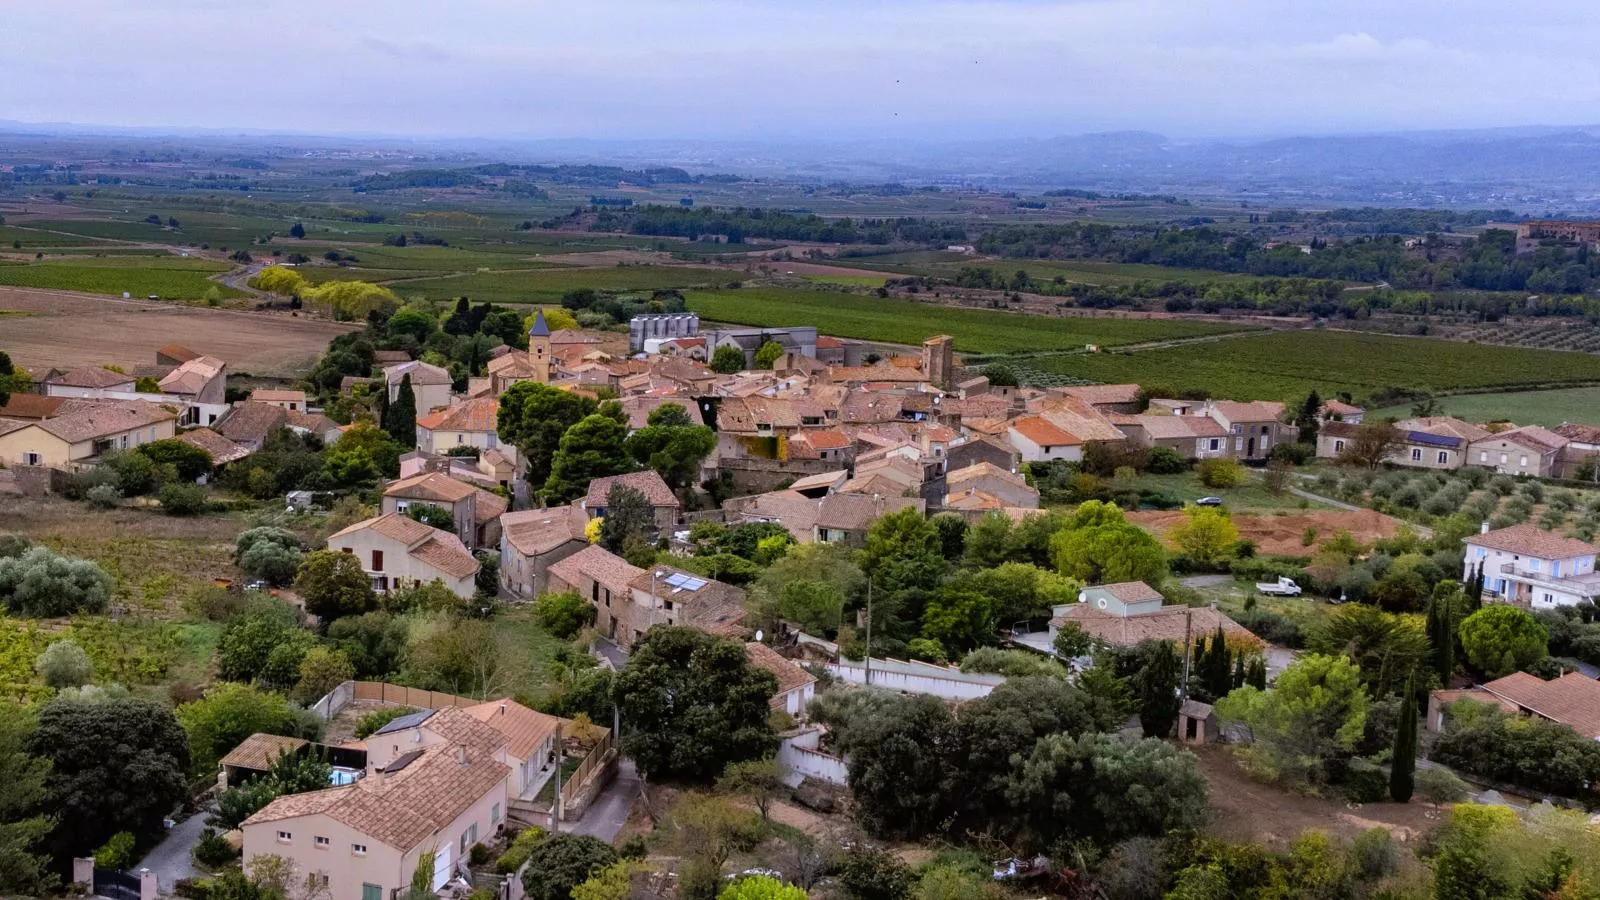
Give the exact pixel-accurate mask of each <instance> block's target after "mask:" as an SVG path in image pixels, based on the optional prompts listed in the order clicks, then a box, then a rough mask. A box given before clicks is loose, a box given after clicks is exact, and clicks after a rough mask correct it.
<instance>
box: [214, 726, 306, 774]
mask: <svg viewBox="0 0 1600 900" xmlns="http://www.w3.org/2000/svg"><path fill="white" fill-rule="evenodd" d="M305 745H306V742H305V741H304V740H302V739H300V738H297V737H284V736H282V735H277V734H261V733H256V734H252V735H250V736H249V737H247V738H245V739H244V740H243V741H240V742H239V746H237V747H235V748H233V749H232V750H229V751H228V755H227V756H224V757H223V758H222V765H224V766H231V767H236V768H240V769H254V770H256V771H258V772H265V771H266V770H267V769H268V768H270V767H271V766H272V763H273V762H274V761H275V760H277V758H278V757H279V756H281V755H283V754H285V753H293V752H294V751H296V750H299V749H300V748H301V747H304V746H305Z"/></svg>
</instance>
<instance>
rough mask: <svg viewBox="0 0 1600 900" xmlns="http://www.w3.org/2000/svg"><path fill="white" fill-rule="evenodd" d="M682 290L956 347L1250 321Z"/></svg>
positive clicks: (765, 312) (1108, 340) (694, 296)
mask: <svg viewBox="0 0 1600 900" xmlns="http://www.w3.org/2000/svg"><path fill="white" fill-rule="evenodd" d="M685 298H686V299H687V300H688V301H689V308H690V309H691V310H693V311H695V312H697V313H699V314H700V317H701V318H703V319H707V320H710V321H714V322H732V323H736V324H740V325H764V326H779V325H815V326H817V327H818V328H820V329H821V330H822V331H824V332H826V333H827V334H833V335H838V336H840V337H849V338H860V339H862V340H869V341H887V342H890V343H898V344H920V343H921V342H922V341H923V340H924V339H926V338H928V337H929V336H931V335H935V334H949V335H951V336H952V337H954V338H955V339H956V349H957V350H962V351H966V352H969V353H1003V352H1008V351H1018V350H1062V349H1069V348H1080V347H1082V346H1083V345H1084V344H1101V345H1103V346H1118V345H1122V344H1137V343H1143V342H1146V341H1160V340H1168V339H1171V338H1187V337H1202V336H1206V335H1214V334H1223V333H1227V332H1231V331H1240V330H1244V328H1245V327H1246V326H1235V325H1222V324H1212V323H1204V322H1188V321H1182V320H1177V319H1113V318H1093V317H1087V316H1078V317H1062V318H1046V317H1043V316H1025V315H1020V314H1017V313H1008V312H999V311H994V312H991V311H987V310H981V309H961V308H956V307H950V306H940V305H936V304H916V303H913V302H910V301H905V300H886V299H879V298H877V297H870V296H864V295H858V294H841V293H828V292H824V291H809V290H803V289H798V288H765V287H763V288H744V289H741V290H725V291H693V292H690V293H688V294H685ZM1207 346H1210V345H1207Z"/></svg>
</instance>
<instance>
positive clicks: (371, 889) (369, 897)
mask: <svg viewBox="0 0 1600 900" xmlns="http://www.w3.org/2000/svg"><path fill="white" fill-rule="evenodd" d="M361 900H383V885H380V884H366V883H364V882H363V883H362V885H361Z"/></svg>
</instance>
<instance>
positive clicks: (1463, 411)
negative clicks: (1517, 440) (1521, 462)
mask: <svg viewBox="0 0 1600 900" xmlns="http://www.w3.org/2000/svg"><path fill="white" fill-rule="evenodd" d="M1437 402H1438V409H1439V411H1440V412H1441V414H1443V415H1450V416H1456V417H1458V418H1462V419H1466V420H1467V421H1469V422H1497V421H1508V422H1515V423H1517V424H1518V425H1544V426H1546V427H1553V426H1556V425H1560V424H1562V423H1563V422H1582V423H1584V424H1587V425H1600V387H1581V388H1564V389H1560V390H1553V391H1510V392H1506V393H1500V394H1457V395H1455V396H1451V397H1440V398H1439V399H1438V401H1437ZM1371 415H1373V416H1376V417H1378V418H1384V417H1388V416H1393V417H1394V418H1397V419H1403V418H1405V417H1407V416H1409V415H1411V407H1410V405H1404V406H1389V407H1385V408H1383V409H1379V410H1374V411H1373V412H1372V413H1371Z"/></svg>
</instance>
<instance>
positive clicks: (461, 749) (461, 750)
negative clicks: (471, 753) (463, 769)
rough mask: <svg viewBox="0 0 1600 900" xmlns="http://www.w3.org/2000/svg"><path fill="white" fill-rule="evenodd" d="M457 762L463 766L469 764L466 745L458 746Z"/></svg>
mask: <svg viewBox="0 0 1600 900" xmlns="http://www.w3.org/2000/svg"><path fill="white" fill-rule="evenodd" d="M456 762H458V763H460V764H461V765H463V766H464V765H466V764H467V745H466V744H457V745H456Z"/></svg>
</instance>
